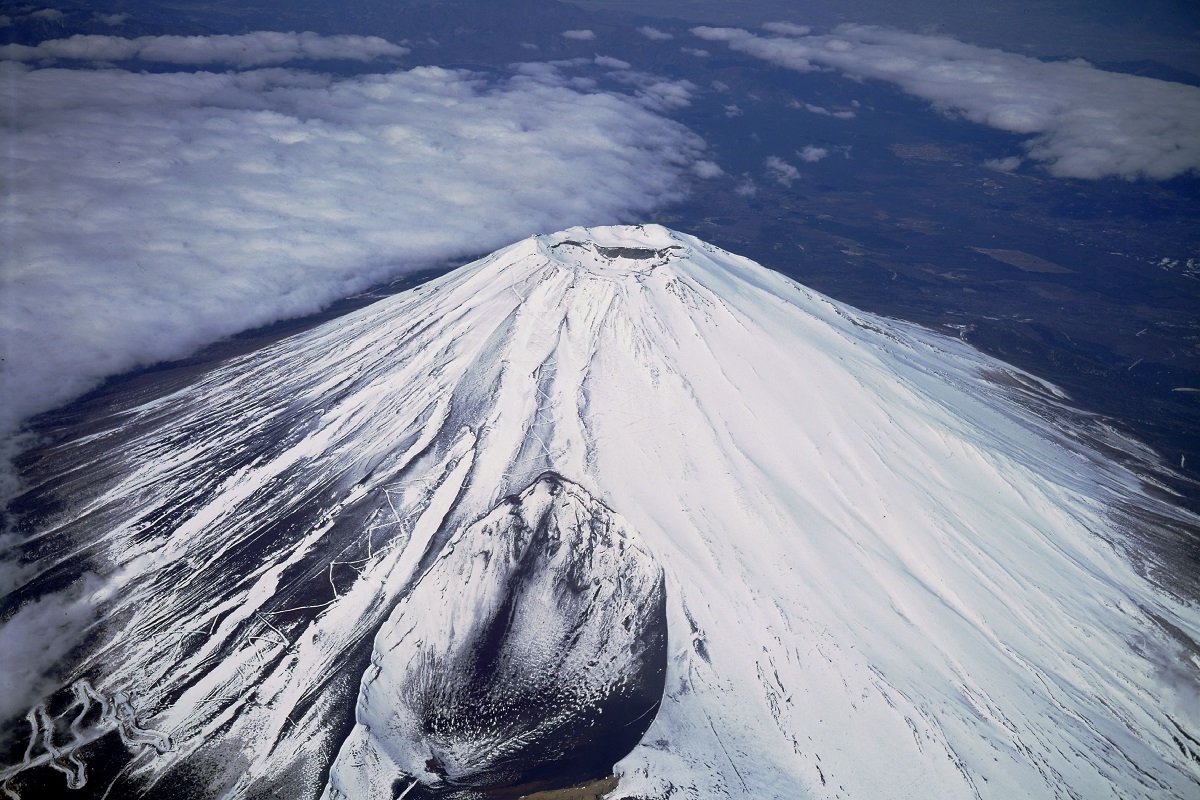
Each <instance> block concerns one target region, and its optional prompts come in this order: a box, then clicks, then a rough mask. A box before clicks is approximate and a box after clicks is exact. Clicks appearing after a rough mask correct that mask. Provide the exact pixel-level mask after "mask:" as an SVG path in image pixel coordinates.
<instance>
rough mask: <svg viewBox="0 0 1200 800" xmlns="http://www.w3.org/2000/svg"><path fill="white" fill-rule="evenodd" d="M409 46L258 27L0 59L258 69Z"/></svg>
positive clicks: (60, 47) (44, 47)
mask: <svg viewBox="0 0 1200 800" xmlns="http://www.w3.org/2000/svg"><path fill="white" fill-rule="evenodd" d="M408 52H409V50H408V48H407V47H401V46H400V45H398V44H392V43H391V42H389V41H387V40H386V39H381V38H379V37H378V36H321V35H319V34H316V33H311V32H306V33H281V32H278V31H255V32H254V33H246V34H240V35H237V36H227V35H221V36H140V37H138V38H136V39H125V38H122V37H120V36H97V35H84V34H79V35H76V36H72V37H70V38H68V39H48V40H46V41H44V42H41V43H40V44H37V45H34V46H30V45H23V44H6V45H0V59H6V60H11V61H43V60H48V59H65V60H75V61H130V60H134V59H137V60H141V61H158V62H161V63H164V64H231V65H233V66H236V67H242V68H245V67H259V66H266V65H269V64H283V63H286V62H288V61H296V60H300V59H308V60H350V61H372V60H374V59H377V58H384V57H386V58H397V57H399V56H402V55H404V54H406V53H408Z"/></svg>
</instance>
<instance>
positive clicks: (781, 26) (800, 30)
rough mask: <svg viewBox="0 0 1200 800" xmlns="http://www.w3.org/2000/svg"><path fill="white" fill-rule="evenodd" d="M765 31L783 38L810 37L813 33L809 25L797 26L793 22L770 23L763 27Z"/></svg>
mask: <svg viewBox="0 0 1200 800" xmlns="http://www.w3.org/2000/svg"><path fill="white" fill-rule="evenodd" d="M763 30H766V31H770V32H771V33H778V34H782V35H783V36H808V35H809V34H810V33H812V28H810V27H808V26H807V25H795V24H793V23H791V22H768V23H765V24H764V25H763Z"/></svg>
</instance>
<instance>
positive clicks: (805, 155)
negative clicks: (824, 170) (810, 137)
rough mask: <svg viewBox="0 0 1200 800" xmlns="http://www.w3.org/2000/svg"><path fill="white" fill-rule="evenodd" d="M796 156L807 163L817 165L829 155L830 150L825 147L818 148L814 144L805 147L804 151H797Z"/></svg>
mask: <svg viewBox="0 0 1200 800" xmlns="http://www.w3.org/2000/svg"><path fill="white" fill-rule="evenodd" d="M796 155H797V156H798V157H799V158H800V160H801V161H804V162H805V163H808V164H815V163H817V162H818V161H820V160H821V159H822V158H824V157H825V156H827V155H829V150H828V149H826V148H824V147H817V146H816V145H814V144H809V145H805V146H804V149H803V150H797V151H796Z"/></svg>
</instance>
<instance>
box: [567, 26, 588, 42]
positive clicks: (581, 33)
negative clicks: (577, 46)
mask: <svg viewBox="0 0 1200 800" xmlns="http://www.w3.org/2000/svg"><path fill="white" fill-rule="evenodd" d="M562 37H563V38H564V39H574V40H575V41H577V42H590V41H592V40H593V39H595V38H596V34H595V32H594V31H589V30H586V29H584V30H576V31H563V32H562Z"/></svg>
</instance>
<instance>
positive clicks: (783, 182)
mask: <svg viewBox="0 0 1200 800" xmlns="http://www.w3.org/2000/svg"><path fill="white" fill-rule="evenodd" d="M764 163H765V164H766V167H767V175H769V176H770V177H771V178H772V179H773V180H774V181H775V182H776V183H778V184H779V185H780V186H791V185H792V181H794V180H798V179H799V178H800V170H798V169H796V168H795V167H793V166H792V165H791V164H789V163H788V162H786V161H784V160H783V159H782V158H780V157H779V156H767V160H766V161H765V162H764Z"/></svg>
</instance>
